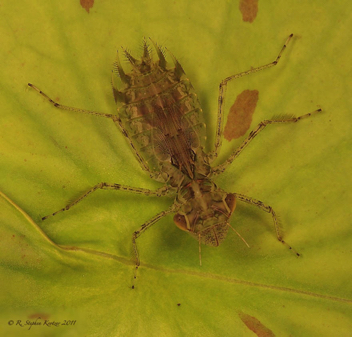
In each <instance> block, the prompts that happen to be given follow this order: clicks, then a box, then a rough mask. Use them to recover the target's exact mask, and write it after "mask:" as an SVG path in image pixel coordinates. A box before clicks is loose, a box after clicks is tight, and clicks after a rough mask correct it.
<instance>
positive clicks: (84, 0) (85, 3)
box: [79, 0, 94, 13]
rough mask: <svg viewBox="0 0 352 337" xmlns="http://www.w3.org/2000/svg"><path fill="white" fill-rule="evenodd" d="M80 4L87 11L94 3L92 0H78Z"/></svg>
mask: <svg viewBox="0 0 352 337" xmlns="http://www.w3.org/2000/svg"><path fill="white" fill-rule="evenodd" d="M79 2H80V4H81V6H82V7H83V8H84V9H85V10H86V11H87V12H88V13H89V10H90V9H91V8H92V7H93V5H94V0H80V1H79Z"/></svg>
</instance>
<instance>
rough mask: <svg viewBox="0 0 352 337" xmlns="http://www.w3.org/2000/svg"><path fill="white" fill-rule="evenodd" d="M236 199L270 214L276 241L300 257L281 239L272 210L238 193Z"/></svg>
mask: <svg viewBox="0 0 352 337" xmlns="http://www.w3.org/2000/svg"><path fill="white" fill-rule="evenodd" d="M234 194H235V196H236V198H238V199H239V200H241V201H243V202H246V203H247V204H251V205H254V206H257V207H259V208H260V209H262V210H263V211H264V212H267V213H270V214H271V216H272V217H273V222H274V228H275V232H276V237H277V239H278V240H279V241H280V242H281V243H282V244H284V245H285V246H286V247H288V248H289V249H291V250H292V251H293V252H294V253H295V254H296V255H297V256H300V254H299V253H297V252H296V251H295V250H294V249H293V248H292V247H291V246H290V245H289V244H288V243H286V242H285V241H284V240H283V238H282V234H281V231H280V226H279V220H278V218H277V216H276V213H275V212H274V210H273V209H272V208H271V206H268V205H265V204H264V203H262V202H261V201H260V200H256V199H253V198H251V197H247V196H245V195H243V194H238V193H234Z"/></svg>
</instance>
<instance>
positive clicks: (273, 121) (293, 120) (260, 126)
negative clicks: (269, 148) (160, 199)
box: [213, 109, 322, 174]
mask: <svg viewBox="0 0 352 337" xmlns="http://www.w3.org/2000/svg"><path fill="white" fill-rule="evenodd" d="M321 111H322V110H321V109H317V110H315V111H313V112H310V113H308V114H305V115H302V116H299V117H291V118H287V119H285V118H283V117H281V118H280V117H278V118H277V119H267V120H264V121H262V122H260V123H259V124H258V126H257V127H256V128H255V129H254V130H253V131H252V132H251V133H250V134H249V136H248V137H247V138H246V139H245V140H244V141H243V143H242V144H241V145H240V147H238V148H237V149H236V150H235V151H234V152H233V153H232V154H231V155H230V157H229V158H227V160H226V161H225V162H224V163H223V164H220V165H218V166H216V167H214V169H213V174H220V173H222V172H224V171H225V170H226V168H227V167H228V166H229V165H230V164H231V163H232V162H233V161H234V160H235V158H237V157H238V156H239V155H240V153H241V152H242V151H243V149H244V148H245V147H246V146H247V145H248V144H249V143H250V142H251V141H252V140H253V139H254V137H255V136H257V135H258V133H259V132H260V131H262V130H263V129H264V128H265V127H266V126H267V125H269V124H282V123H296V122H298V121H299V120H301V119H304V118H307V117H310V116H311V115H312V114H314V113H317V112H321Z"/></svg>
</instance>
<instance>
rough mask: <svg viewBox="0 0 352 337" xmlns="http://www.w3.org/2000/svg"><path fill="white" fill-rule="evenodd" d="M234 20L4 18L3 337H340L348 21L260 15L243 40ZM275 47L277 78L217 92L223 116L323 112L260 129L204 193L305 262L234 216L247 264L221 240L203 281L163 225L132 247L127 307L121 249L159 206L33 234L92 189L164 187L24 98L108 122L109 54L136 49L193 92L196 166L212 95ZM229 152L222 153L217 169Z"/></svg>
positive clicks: (87, 203) (94, 200)
mask: <svg viewBox="0 0 352 337" xmlns="http://www.w3.org/2000/svg"><path fill="white" fill-rule="evenodd" d="M238 7H239V4H238V2H236V1H225V0H218V1H206V2H204V1H186V0H179V1H174V2H172V1H162V0H153V1H150V2H146V1H136V0H135V1H131V0H129V1H125V0H123V1H96V3H95V4H94V6H93V8H91V9H90V12H89V14H88V13H87V11H86V10H84V9H83V8H82V7H81V6H80V3H79V1H68V0H64V1H40V0H31V1H28V0H23V1H20V2H16V3H13V2H11V3H10V2H9V1H7V2H3V3H2V4H1V7H0V36H1V51H0V88H1V90H0V107H1V120H0V127H1V129H0V137H1V141H0V161H1V162H0V190H1V191H2V193H3V197H2V198H0V285H1V290H0V332H1V335H4V336H5V335H6V336H23V335H25V334H26V331H28V330H27V329H28V326H25V327H20V326H18V325H17V326H16V322H17V320H22V323H25V321H26V320H27V319H29V320H30V321H34V320H35V317H41V320H40V321H41V322H43V321H44V320H43V318H48V319H49V320H52V321H60V322H63V321H64V320H65V319H66V320H76V324H75V325H74V326H60V327H57V328H55V327H52V328H48V327H44V326H33V327H32V328H31V329H30V331H29V332H28V335H31V336H144V335H145V336H256V334H255V333H254V332H253V331H251V330H250V329H249V328H248V327H247V326H246V325H245V324H244V323H243V322H242V320H241V318H240V317H241V315H242V316H243V314H244V315H249V316H252V317H255V318H256V319H257V320H259V321H260V322H261V324H262V325H263V326H264V327H266V328H267V329H269V330H271V331H272V333H273V334H275V335H277V336H350V334H351V331H352V323H351V322H352V310H351V309H352V308H351V304H352V291H351V278H352V272H351V263H352V261H351V246H352V235H351V234H352V233H351V232H352V228H351V210H350V209H351V201H352V195H351V191H352V189H351V177H350V175H351V136H350V134H351V125H352V124H351V123H352V117H351V115H352V114H351V107H352V99H351V96H352V95H351V90H352V86H351V47H350V46H351V44H352V39H351V25H352V20H351V18H352V3H351V2H349V1H334V2H332V1H321V0H319V1H318V0H316V1H309V2H304V4H302V2H296V1H292V0H290V1H265V2H264V1H262V2H261V1H260V2H259V11H258V15H257V18H256V19H255V20H254V22H253V23H245V22H243V21H242V16H241V13H240V11H239V9H238ZM290 33H294V34H295V37H294V39H293V40H292V41H291V43H290V45H289V47H288V49H287V51H286V52H285V54H284V55H283V58H282V60H281V62H280V64H279V65H278V66H277V67H274V68H272V69H270V70H266V71H263V72H261V73H258V74H254V75H251V76H248V77H246V78H243V79H240V80H237V81H236V82H232V83H231V84H229V86H228V94H227V96H226V99H227V103H228V104H227V111H228V109H229V107H230V106H231V104H232V103H233V102H234V100H235V98H236V96H237V95H238V94H239V93H241V92H242V91H243V90H245V89H250V90H258V91H259V101H258V105H257V108H256V111H255V113H254V116H253V122H252V125H251V128H254V127H255V126H256V125H257V124H258V123H259V122H260V121H261V120H264V119H269V118H270V117H272V116H273V115H277V114H283V113H287V114H295V115H302V114H305V113H308V112H310V111H313V110H315V109H316V108H317V107H318V106H321V107H322V108H323V109H324V112H323V113H322V114H320V115H316V116H314V117H312V118H310V119H307V120H304V121H301V122H299V123H297V124H294V125H279V126H278V125H275V126H269V127H268V128H267V129H266V130H265V131H263V133H261V134H260V135H259V136H258V137H257V138H256V139H255V140H254V141H253V143H252V144H251V145H250V146H249V147H248V148H247V149H246V150H245V152H243V153H242V154H241V156H240V157H239V158H238V159H237V160H236V161H235V162H234V163H233V164H232V165H231V167H229V168H228V170H227V171H226V172H225V173H224V174H223V175H221V176H220V177H218V178H217V180H216V182H217V184H218V185H219V186H220V187H222V188H225V189H226V190H228V191H232V192H237V193H243V194H245V195H249V196H252V197H254V198H257V199H259V200H262V201H263V202H265V203H267V204H269V205H271V206H272V207H273V208H274V210H275V211H276V212H277V213H278V215H279V216H280V218H281V221H282V224H283V229H284V232H285V239H286V240H287V242H289V243H290V244H291V245H292V246H293V247H295V248H296V249H297V250H298V251H299V252H300V253H301V254H302V258H296V257H295V256H294V255H293V254H291V253H290V252H289V251H288V250H287V248H286V247H284V246H283V245H281V244H280V243H279V242H278V241H277V240H276V237H275V233H274V231H273V227H272V220H271V217H270V215H268V214H267V213H264V212H262V211H261V210H259V209H257V208H255V207H253V206H250V205H246V204H240V203H238V206H237V209H236V211H235V213H234V215H233V218H232V222H231V223H232V225H233V226H234V227H235V228H236V229H237V230H238V231H239V232H240V233H241V235H242V236H243V237H244V238H245V239H246V241H247V242H248V243H249V245H250V246H251V248H250V249H248V248H247V247H246V246H245V245H244V244H243V242H242V241H241V240H240V239H239V238H238V237H237V236H236V235H235V234H234V233H230V234H229V235H228V238H227V240H226V241H225V242H224V243H223V244H222V245H221V246H220V247H218V248H213V247H203V248H202V264H203V265H202V267H200V266H199V261H198V243H197V241H195V240H194V239H193V238H192V237H190V236H188V235H187V234H185V233H184V232H182V231H180V230H179V229H178V228H177V227H176V226H174V224H173V222H172V217H171V216H168V217H166V218H165V219H163V220H161V221H159V222H158V223H157V224H156V225H155V226H154V227H152V229H150V230H148V231H147V232H146V233H145V234H144V235H143V236H142V237H141V238H140V239H139V247H140V256H141V260H142V266H141V268H140V270H139V274H138V279H137V282H136V289H135V290H132V289H131V282H132V275H133V262H132V261H131V245H132V244H131V235H132V233H133V231H134V230H136V229H138V228H139V226H140V225H141V224H142V223H143V222H145V221H147V220H148V219H150V218H151V217H152V216H154V215H155V214H157V213H158V212H160V211H162V210H165V209H166V208H167V207H168V206H169V205H170V204H171V203H172V200H171V199H168V198H163V199H162V198H153V197H150V198H148V197H145V196H136V195H131V194H126V193H123V192H116V191H98V192H95V193H94V194H93V195H91V196H90V197H88V198H87V199H86V200H84V201H82V203H80V204H79V205H77V206H76V207H75V208H73V209H72V210H70V211H69V212H67V213H62V214H60V215H57V216H56V217H54V218H50V219H48V220H47V221H45V222H41V220H40V218H41V217H42V216H44V215H47V214H49V213H51V212H53V211H56V210H58V209H59V208H61V207H63V206H64V205H66V204H67V203H68V202H69V201H72V200H74V199H75V198H77V197H78V196H80V195H81V193H83V192H84V191H86V190H87V189H89V188H90V187H92V186H94V185H95V184H97V183H99V182H102V181H104V182H109V183H120V184H125V185H130V186H136V187H144V188H151V189H156V188H158V187H159V186H161V185H160V184H158V183H157V182H155V181H153V180H151V179H150V178H149V176H148V175H147V174H146V173H145V172H143V171H142V170H141V169H140V167H139V164H138V163H137V161H136V160H135V158H134V156H133V154H132V152H131V150H130V148H129V146H128V145H127V143H126V141H125V139H124V138H123V136H122V135H121V134H120V133H119V131H118V130H117V128H116V127H115V126H114V124H113V123H112V122H111V121H109V120H105V119H103V118H97V117H94V116H86V115H80V114H77V113H76V114H75V113H69V112H65V111H59V110H57V109H55V108H53V107H52V106H51V105H50V104H49V103H47V102H46V101H45V100H44V99H43V98H42V97H40V96H39V95H38V94H37V93H36V92H35V91H34V90H31V89H29V88H27V86H26V84H27V82H32V83H34V84H35V85H37V86H38V87H39V88H40V89H42V90H43V91H44V92H46V93H47V94H48V95H49V96H51V97H52V98H53V99H55V100H58V101H59V102H60V103H62V104H66V105H71V106H74V107H78V108H86V109H91V110H97V111H101V112H106V113H113V111H115V109H116V107H115V105H114V101H113V97H112V90H111V85H110V72H111V65H112V63H113V61H114V57H115V51H116V48H120V46H124V47H127V48H129V49H130V50H131V52H132V53H133V54H134V55H138V53H141V45H142V43H141V42H142V38H143V37H144V36H146V37H151V38H153V39H154V40H155V41H157V42H158V43H159V44H161V45H163V46H166V47H167V48H168V49H169V50H170V51H172V53H173V54H174V55H175V56H176V57H177V58H178V60H179V61H180V63H181V64H182V66H183V68H184V69H185V71H186V73H187V76H188V77H189V78H190V80H191V81H192V83H193V86H194V87H195V90H196V92H197V93H198V95H199V98H200V101H201V104H202V107H203V109H204V118H205V121H206V123H207V127H208V129H207V135H208V144H207V146H208V149H210V148H211V146H212V143H213V141H214V134H215V131H214V130H215V120H216V111H217V95H218V84H219V83H220V81H221V80H222V79H224V78H225V77H227V76H229V75H232V74H235V73H238V72H241V71H244V70H248V69H250V68H251V67H256V66H259V65H263V64H265V63H268V62H270V61H273V60H274V58H275V57H276V55H277V53H278V52H279V50H280V48H281V46H282V44H283V43H284V41H285V40H286V38H287V36H288V35H289V34H290ZM242 140H243V139H237V140H235V141H232V142H231V143H228V142H227V141H224V146H223V151H222V152H221V158H220V161H221V159H225V158H226V157H227V156H228V155H229V153H231V151H232V150H233V149H235V148H236V146H238V145H239V144H240V143H241V141H242ZM220 161H219V162H220ZM32 219H33V220H32ZM44 233H45V234H44ZM51 240H52V241H51ZM53 242H55V244H58V245H64V246H67V247H70V246H75V247H79V248H81V249H80V250H76V251H72V250H69V249H64V248H60V247H59V246H57V245H55V244H54V243H53ZM89 249H90V250H92V251H91V252H89V251H88V250H89ZM93 251H94V252H93ZM99 252H102V253H104V254H105V255H104V254H99ZM178 304H180V305H178ZM9 320H13V321H14V322H15V323H14V325H12V326H10V325H8V321H9ZM263 329H264V328H263ZM259 330H260V328H259ZM257 333H259V332H257ZM269 335H270V334H269Z"/></svg>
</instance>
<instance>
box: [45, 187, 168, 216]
mask: <svg viewBox="0 0 352 337" xmlns="http://www.w3.org/2000/svg"><path fill="white" fill-rule="evenodd" d="M98 189H102V190H119V191H126V192H132V193H136V194H144V195H146V196H157V197H161V196H165V195H167V194H168V193H169V192H170V189H169V188H168V187H167V186H163V187H161V188H158V189H157V190H155V191H151V190H148V189H145V188H136V187H130V186H125V185H120V184H108V183H100V184H97V185H95V186H94V187H92V188H91V189H90V190H89V191H87V192H86V193H84V194H83V195H82V196H80V197H79V198H78V199H76V200H75V201H73V202H72V203H70V204H68V205H67V206H65V207H64V208H61V209H60V210H58V211H56V212H54V213H52V214H49V215H47V216H45V217H43V218H42V220H45V219H47V218H49V217H51V216H54V215H56V214H58V213H61V212H64V211H68V210H69V209H70V208H71V207H72V206H74V205H76V204H78V203H79V202H80V201H82V200H83V199H84V198H85V197H87V196H88V195H89V194H91V193H93V192H94V191H96V190H98Z"/></svg>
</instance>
